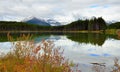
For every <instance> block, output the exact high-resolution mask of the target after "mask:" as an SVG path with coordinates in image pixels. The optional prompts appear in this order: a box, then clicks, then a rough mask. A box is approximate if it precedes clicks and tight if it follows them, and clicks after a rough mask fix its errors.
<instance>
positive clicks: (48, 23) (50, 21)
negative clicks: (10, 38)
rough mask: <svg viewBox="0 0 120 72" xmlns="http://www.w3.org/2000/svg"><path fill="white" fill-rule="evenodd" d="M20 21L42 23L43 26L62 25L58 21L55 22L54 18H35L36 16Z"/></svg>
mask: <svg viewBox="0 0 120 72" xmlns="http://www.w3.org/2000/svg"><path fill="white" fill-rule="evenodd" d="M22 22H26V23H30V24H37V25H43V26H60V25H62V24H61V23H60V22H57V21H56V20H54V19H40V18H36V17H29V18H26V19H24V20H23V21H22Z"/></svg>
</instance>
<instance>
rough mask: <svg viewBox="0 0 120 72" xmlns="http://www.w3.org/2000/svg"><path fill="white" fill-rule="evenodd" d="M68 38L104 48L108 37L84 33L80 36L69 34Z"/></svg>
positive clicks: (79, 34)
mask: <svg viewBox="0 0 120 72" xmlns="http://www.w3.org/2000/svg"><path fill="white" fill-rule="evenodd" d="M67 38H68V39H71V40H73V41H76V42H79V43H86V44H87V43H91V44H93V45H99V46H102V45H103V44H104V42H105V40H106V38H107V36H106V35H104V34H99V33H82V34H81V33H78V34H69V36H68V37H67Z"/></svg>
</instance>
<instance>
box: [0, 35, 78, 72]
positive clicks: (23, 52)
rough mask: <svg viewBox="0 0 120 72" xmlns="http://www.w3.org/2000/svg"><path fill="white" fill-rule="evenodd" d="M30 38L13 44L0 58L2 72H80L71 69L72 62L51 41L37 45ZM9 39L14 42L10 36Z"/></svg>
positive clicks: (0, 70)
mask: <svg viewBox="0 0 120 72" xmlns="http://www.w3.org/2000/svg"><path fill="white" fill-rule="evenodd" d="M29 37H30V35H27V36H25V35H23V36H22V37H19V38H18V40H21V39H22V40H24V41H17V42H13V46H12V47H13V48H12V50H11V51H10V52H9V53H7V54H6V55H2V56H0V72H80V70H77V69H76V70H72V69H71V67H72V64H71V62H70V61H69V60H68V59H66V58H65V57H64V56H63V51H61V49H60V48H55V47H54V44H53V43H52V42H51V41H45V40H43V41H41V42H40V43H39V44H35V42H34V40H29ZM8 39H9V40H14V38H12V36H10V35H9V34H8Z"/></svg>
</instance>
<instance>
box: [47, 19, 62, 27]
mask: <svg viewBox="0 0 120 72" xmlns="http://www.w3.org/2000/svg"><path fill="white" fill-rule="evenodd" d="M46 22H47V23H49V24H50V25H51V26H61V25H62V24H61V23H60V22H57V21H56V20H53V19H47V20H46Z"/></svg>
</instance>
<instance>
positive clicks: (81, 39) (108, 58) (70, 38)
mask: <svg viewBox="0 0 120 72" xmlns="http://www.w3.org/2000/svg"><path fill="white" fill-rule="evenodd" d="M12 35H13V36H14V38H16V37H18V36H19V35H20V34H12ZM32 38H33V39H34V40H35V41H36V43H38V42H40V41H41V40H42V39H45V40H52V41H53V42H54V44H55V46H57V47H58V46H59V47H61V48H64V56H65V57H67V58H69V59H70V60H72V61H74V62H75V63H78V64H79V65H80V69H81V70H82V71H83V72H92V70H91V69H92V65H91V63H105V64H106V66H107V67H109V68H111V66H112V65H113V59H114V58H115V57H118V58H120V56H119V51H120V40H119V39H118V37H117V36H116V35H105V34H95V33H88V34H87V33H82V34H81V33H78V34H75V33H71V34H68V33H58V34H52V35H51V34H41V33H37V34H33V37H32ZM0 41H1V42H0V51H3V52H8V51H9V50H10V47H11V43H10V42H8V40H7V37H6V34H0ZM107 72H109V71H107Z"/></svg>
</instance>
